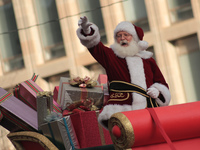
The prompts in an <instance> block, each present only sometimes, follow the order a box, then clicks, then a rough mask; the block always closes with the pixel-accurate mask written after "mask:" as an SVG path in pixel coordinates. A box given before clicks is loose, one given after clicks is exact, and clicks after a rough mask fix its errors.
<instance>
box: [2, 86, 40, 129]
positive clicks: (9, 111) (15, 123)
mask: <svg viewBox="0 0 200 150" xmlns="http://www.w3.org/2000/svg"><path fill="white" fill-rule="evenodd" d="M0 111H1V113H2V120H1V121H0V125H2V126H3V127H4V128H6V129H7V130H9V131H11V132H15V131H20V130H28V131H32V130H33V131H36V130H37V129H38V125H37V112H36V111H35V110H33V109H32V108H30V107H29V106H27V105H26V104H24V103H23V102H22V101H20V100H19V99H17V98H16V97H14V96H13V95H12V94H11V93H8V92H7V91H5V90H4V89H3V88H0Z"/></svg>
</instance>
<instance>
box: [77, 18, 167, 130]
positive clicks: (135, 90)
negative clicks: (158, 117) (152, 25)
mask: <svg viewBox="0 0 200 150" xmlns="http://www.w3.org/2000/svg"><path fill="white" fill-rule="evenodd" d="M78 25H79V28H78V29H77V36H78V38H79V39H80V42H81V43H82V44H83V45H84V46H86V47H87V49H88V50H89V52H90V53H91V55H92V56H93V57H94V58H95V59H96V61H97V62H99V63H100V64H101V65H102V66H103V67H104V68H105V70H106V73H107V76H108V81H109V100H108V101H107V104H106V105H105V106H104V107H103V110H102V111H101V113H100V115H99V117H98V121H99V122H100V123H101V125H103V126H104V127H105V128H107V127H108V120H109V118H110V117H111V115H112V114H114V113H117V112H123V111H131V110H137V109H144V108H147V107H159V106H167V105H169V103H170V99H171V95H170V91H169V87H168V84H167V83H166V81H165V79H164V77H163V75H162V73H161V71H160V69H159V68H158V66H157V64H156V62H155V60H154V59H153V58H152V55H153V53H152V52H149V51H146V49H147V48H148V43H147V42H146V41H143V36H144V33H143V30H142V29H141V28H140V27H137V26H135V25H133V24H132V23H130V22H128V21H123V22H120V23H119V24H118V25H117V26H116V28H115V30H114V39H115V42H114V44H113V45H111V46H110V48H109V47H106V46H105V45H103V44H102V42H101V41H100V34H99V29H98V27H97V26H96V25H95V24H93V23H91V22H89V21H88V19H87V17H86V16H84V17H81V18H80V20H79V22H78Z"/></svg>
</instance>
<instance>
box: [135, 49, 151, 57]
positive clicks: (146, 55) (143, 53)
mask: <svg viewBox="0 0 200 150" xmlns="http://www.w3.org/2000/svg"><path fill="white" fill-rule="evenodd" d="M136 56H139V57H141V58H143V59H149V58H151V57H152V56H153V53H152V52H149V51H146V50H144V51H140V52H139V53H137V54H136Z"/></svg>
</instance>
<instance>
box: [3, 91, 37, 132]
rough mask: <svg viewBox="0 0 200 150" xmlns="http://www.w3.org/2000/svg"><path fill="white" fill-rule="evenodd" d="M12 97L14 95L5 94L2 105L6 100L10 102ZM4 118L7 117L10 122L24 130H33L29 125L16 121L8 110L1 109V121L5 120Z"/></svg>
mask: <svg viewBox="0 0 200 150" xmlns="http://www.w3.org/2000/svg"><path fill="white" fill-rule="evenodd" d="M12 96H13V95H12V94H11V93H9V92H7V93H5V94H4V95H3V96H1V97H0V105H1V103H3V102H5V101H6V100H8V99H9V98H10V97H12ZM3 117H6V119H8V120H9V121H10V122H12V123H14V124H16V125H18V126H20V127H21V128H22V129H24V130H28V131H31V130H33V129H32V128H30V127H29V126H28V125H27V124H25V123H23V122H20V121H19V120H17V119H15V118H14V117H13V116H12V115H11V114H10V113H9V112H8V111H7V110H4V109H1V111H0V121H1V120H2V119H3Z"/></svg>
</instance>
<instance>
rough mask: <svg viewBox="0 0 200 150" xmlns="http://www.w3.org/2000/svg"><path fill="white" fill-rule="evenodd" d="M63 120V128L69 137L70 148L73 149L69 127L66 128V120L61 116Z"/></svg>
mask: <svg viewBox="0 0 200 150" xmlns="http://www.w3.org/2000/svg"><path fill="white" fill-rule="evenodd" d="M63 122H64V125H65V129H66V131H67V135H68V138H69V142H70V145H71V147H72V150H74V149H75V146H74V144H73V141H72V138H71V135H70V132H69V128H68V125H67V121H66V119H65V118H63Z"/></svg>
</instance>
